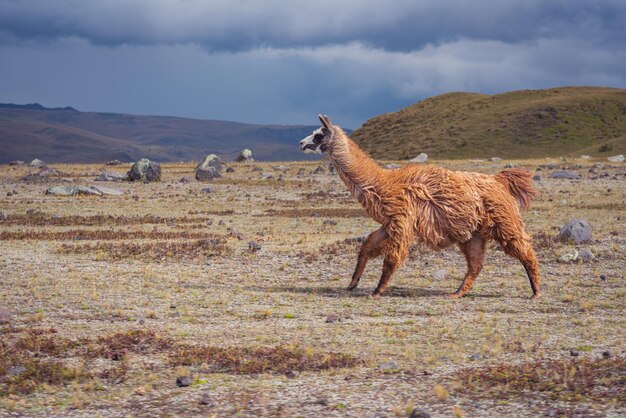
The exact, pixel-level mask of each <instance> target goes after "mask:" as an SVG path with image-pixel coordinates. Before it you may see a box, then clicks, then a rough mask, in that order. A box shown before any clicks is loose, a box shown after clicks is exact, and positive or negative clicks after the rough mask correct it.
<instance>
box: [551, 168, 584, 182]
mask: <svg viewBox="0 0 626 418" xmlns="http://www.w3.org/2000/svg"><path fill="white" fill-rule="evenodd" d="M550 178H551V179H570V180H577V179H580V176H579V175H578V174H575V173H572V172H571V171H566V170H558V171H555V172H554V173H552V174H550Z"/></svg>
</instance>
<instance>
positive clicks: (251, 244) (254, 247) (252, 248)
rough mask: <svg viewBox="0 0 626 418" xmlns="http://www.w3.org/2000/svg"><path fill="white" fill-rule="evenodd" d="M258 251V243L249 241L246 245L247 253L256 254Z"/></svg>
mask: <svg viewBox="0 0 626 418" xmlns="http://www.w3.org/2000/svg"><path fill="white" fill-rule="evenodd" d="M260 249H261V245H260V244H259V243H258V242H256V241H250V242H249V243H248V251H250V252H251V253H256V252H257V251H259V250H260Z"/></svg>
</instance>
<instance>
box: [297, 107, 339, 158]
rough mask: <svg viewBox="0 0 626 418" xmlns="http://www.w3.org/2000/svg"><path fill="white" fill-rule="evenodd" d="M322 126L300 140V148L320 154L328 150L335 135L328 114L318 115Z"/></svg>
mask: <svg viewBox="0 0 626 418" xmlns="http://www.w3.org/2000/svg"><path fill="white" fill-rule="evenodd" d="M319 118H320V121H321V122H322V127H321V128H318V129H316V130H314V131H313V133H312V134H311V135H309V136H307V137H306V138H304V139H303V140H302V141H300V150H301V151H304V152H308V153H318V154H322V153H324V152H326V151H328V147H329V146H330V144H331V143H332V142H333V139H334V137H335V129H334V128H333V124H332V123H331V122H330V119H328V116H322V115H319Z"/></svg>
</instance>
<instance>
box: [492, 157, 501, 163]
mask: <svg viewBox="0 0 626 418" xmlns="http://www.w3.org/2000/svg"><path fill="white" fill-rule="evenodd" d="M489 161H493V162H494V163H499V162H500V161H502V158H500V157H491V158H490V159H489Z"/></svg>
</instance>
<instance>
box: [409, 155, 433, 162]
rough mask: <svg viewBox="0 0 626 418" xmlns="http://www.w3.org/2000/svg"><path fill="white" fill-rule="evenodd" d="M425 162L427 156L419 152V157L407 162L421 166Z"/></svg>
mask: <svg viewBox="0 0 626 418" xmlns="http://www.w3.org/2000/svg"><path fill="white" fill-rule="evenodd" d="M427 161H428V154H426V153H425V152H421V153H420V154H419V155H417V156H415V157H413V158H411V159H410V160H409V162H410V163H419V164H423V163H425V162H427Z"/></svg>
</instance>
